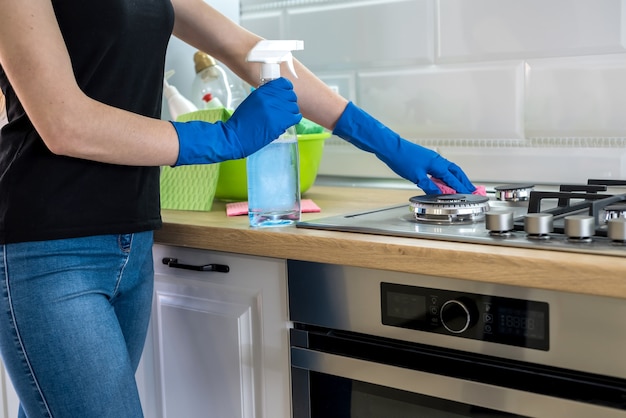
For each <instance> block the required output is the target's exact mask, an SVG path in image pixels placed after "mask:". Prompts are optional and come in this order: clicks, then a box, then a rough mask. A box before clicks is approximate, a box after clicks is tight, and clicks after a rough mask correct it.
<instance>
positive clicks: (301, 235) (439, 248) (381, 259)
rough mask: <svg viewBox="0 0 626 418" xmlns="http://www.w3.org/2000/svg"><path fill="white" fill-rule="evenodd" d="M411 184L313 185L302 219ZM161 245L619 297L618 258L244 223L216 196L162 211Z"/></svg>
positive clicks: (396, 194) (623, 286) (378, 202)
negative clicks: (206, 203) (209, 205)
mask: <svg viewBox="0 0 626 418" xmlns="http://www.w3.org/2000/svg"><path fill="white" fill-rule="evenodd" d="M416 194H418V193H417V190H398V189H394V190H387V189H378V188H377V189H365V188H351V187H325V186H314V187H313V188H311V189H310V190H309V191H308V192H307V193H306V194H305V195H304V196H303V198H308V199H313V201H314V202H315V203H316V204H317V205H318V206H320V207H321V209H322V212H321V213H308V214H303V220H311V219H316V218H322V217H328V216H334V215H340V214H345V213H350V212H356V211H359V210H361V209H363V208H372V209H373V208H380V207H385V206H391V205H394V204H396V203H398V204H401V203H404V202H407V201H408V198H409V197H411V196H414V195H416ZM163 222H164V225H163V229H161V230H160V231H157V232H156V233H155V241H156V242H157V243H161V244H168V245H176V246H183V247H192V248H199V249H207V250H217V251H226V252H233V253H239V254H248V255H257V256H266V257H274V258H283V259H296V260H306V261H316V262H323V263H332V264H342V265H350V266H358V267H368V268H376V269H385V270H394V271H401V272H408V273H422V274H428V275H431V276H442V277H452V278H457V279H465V280H473V281H480V282H492V283H500V284H508V285H515V286H523V287H532V288H541V289H550V290H558V291H566V292H574V293H582V294H593V295H601V296H610V297H618V298H624V299H626V257H623V258H622V257H615V256H603V255H590V254H578V253H566V252H558V251H547V250H533V249H518V248H509V247H500V246H493V245H480V244H463V243H454V242H447V241H436V240H425V239H415V238H396V237H387V236H378V235H368V234H359V233H349V232H334V231H323V230H312V229H302V228H296V227H295V226H289V227H279V228H263V229H252V228H250V227H249V226H248V218H247V216H237V217H227V216H226V210H225V203H224V202H221V201H218V200H216V201H215V202H214V204H213V209H212V211H211V212H192V211H172V210H164V211H163Z"/></svg>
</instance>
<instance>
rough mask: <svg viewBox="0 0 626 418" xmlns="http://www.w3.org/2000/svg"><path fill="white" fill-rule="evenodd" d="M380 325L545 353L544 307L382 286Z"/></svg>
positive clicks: (496, 298)
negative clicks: (381, 323)
mask: <svg viewBox="0 0 626 418" xmlns="http://www.w3.org/2000/svg"><path fill="white" fill-rule="evenodd" d="M380 290H381V310H382V322H383V324H385V325H390V326H394V327H400V328H408V329H414V330H418V331H426V332H434V333H438V334H446V335H453V336H458V337H462V338H471V339H475V340H481V341H489V342H494V343H499V344H507V345H513V346H518V347H525V348H532V349H537V350H545V351H547V350H549V348H550V338H549V328H550V327H549V322H550V321H549V316H550V312H549V305H548V304H547V303H545V302H538V301H530V300H523V299H512V298H505V297H500V296H490V295H481V294H475V293H466V292H455V291H450V290H442V289H432V288H425V287H418V286H409V285H402V284H397V283H384V282H383V283H381V287H380Z"/></svg>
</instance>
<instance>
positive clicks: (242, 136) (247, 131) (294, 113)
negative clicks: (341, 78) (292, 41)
mask: <svg viewBox="0 0 626 418" xmlns="http://www.w3.org/2000/svg"><path fill="white" fill-rule="evenodd" d="M301 119H302V115H301V114H300V109H299V107H298V103H297V97H296V93H295V92H294V90H293V85H292V83H291V81H289V80H287V79H286V78H283V77H281V78H278V79H276V80H272V81H270V82H268V83H266V84H264V85H262V86H261V87H259V88H258V89H256V90H254V91H253V92H252V93H251V94H250V95H249V96H248V97H247V98H246V100H244V101H243V102H242V103H241V104H240V105H239V107H238V108H237V109H236V110H235V112H234V113H233V115H232V116H231V117H230V119H228V120H227V121H226V122H216V123H208V122H202V121H191V122H172V124H173V125H174V128H175V129H176V132H177V133H178V140H179V152H178V160H177V161H176V164H175V165H176V166H178V165H188V164H210V163H217V162H221V161H226V160H234V159H239V158H244V157H247V156H248V155H250V154H253V153H255V152H256V151H258V150H259V149H261V148H263V147H264V146H265V145H267V144H269V143H270V142H272V141H273V140H274V139H276V138H278V137H279V136H280V135H281V134H282V133H283V132H285V130H287V128H289V127H290V126H293V125H295V124H297V123H298V122H300V120H301Z"/></svg>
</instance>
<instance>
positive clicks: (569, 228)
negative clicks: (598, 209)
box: [565, 215, 596, 242]
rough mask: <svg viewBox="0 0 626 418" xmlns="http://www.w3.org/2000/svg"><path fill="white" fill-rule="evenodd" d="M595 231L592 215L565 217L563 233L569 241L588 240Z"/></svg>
mask: <svg viewBox="0 0 626 418" xmlns="http://www.w3.org/2000/svg"><path fill="white" fill-rule="evenodd" d="M595 233H596V222H595V218H594V217H593V216H589V215H571V216H566V217H565V235H566V236H567V239H568V240H569V241H580V242H588V241H591V237H592V236H594V235H595Z"/></svg>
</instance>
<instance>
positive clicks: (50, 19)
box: [0, 0, 178, 166]
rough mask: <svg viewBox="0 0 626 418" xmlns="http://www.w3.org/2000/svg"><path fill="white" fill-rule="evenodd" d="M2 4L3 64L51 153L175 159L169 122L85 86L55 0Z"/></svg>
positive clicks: (116, 159) (110, 159) (160, 161)
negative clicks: (112, 102)
mask: <svg viewBox="0 0 626 418" xmlns="http://www.w3.org/2000/svg"><path fill="white" fill-rule="evenodd" d="M0 9H1V10H2V13H0V63H1V64H2V67H3V68H4V71H5V72H6V74H7V76H8V78H9V80H10V82H11V84H12V86H13V88H14V89H15V92H16V94H17V96H18V97H19V99H20V101H21V103H22V105H23V106H24V109H25V110H26V112H27V114H28V115H29V117H30V119H31V121H32V122H33V124H34V126H35V129H37V131H38V132H39V134H40V135H41V137H42V138H43V140H44V142H45V144H46V146H47V147H48V148H49V149H50V150H51V151H52V152H54V153H56V154H59V155H66V156H71V157H77V158H84V159H90V160H95V161H100V162H105V163H114V164H128V165H151V166H156V165H171V164H174V163H175V162H176V159H177V157H178V138H177V135H176V131H175V130H174V128H173V127H172V125H171V124H170V123H169V122H167V121H161V120H156V119H151V118H148V117H143V116H139V115H137V114H134V113H131V112H127V111H124V110H120V109H117V108H114V107H112V106H107V105H105V104H102V103H100V102H97V101H95V100H93V99H91V98H89V97H88V96H87V95H85V94H84V93H83V92H82V91H81V89H80V88H79V87H78V85H77V82H76V79H75V77H74V73H73V70H72V65H71V62H70V58H69V55H68V51H67V49H66V47H65V43H64V41H63V37H62V35H61V32H60V30H59V26H58V23H57V20H56V17H55V14H54V10H53V9H52V4H51V2H50V0H0ZM79 18H80V17H79Z"/></svg>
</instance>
